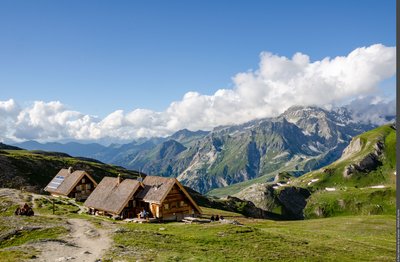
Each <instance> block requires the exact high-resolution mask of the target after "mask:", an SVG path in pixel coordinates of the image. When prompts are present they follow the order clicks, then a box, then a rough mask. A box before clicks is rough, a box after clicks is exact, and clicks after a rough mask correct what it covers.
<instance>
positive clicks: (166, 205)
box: [84, 176, 201, 221]
mask: <svg viewBox="0 0 400 262" xmlns="http://www.w3.org/2000/svg"><path fill="white" fill-rule="evenodd" d="M84 205H85V206H86V207H88V208H89V210H90V213H91V214H99V215H108V216H119V217H121V218H137V217H138V215H139V213H140V212H141V211H143V210H145V211H146V212H147V213H148V214H149V217H150V218H155V219H159V220H178V221H180V220H182V219H183V218H184V217H185V216H193V217H195V216H197V215H199V214H201V209H200V208H199V206H198V205H197V204H196V202H195V201H194V200H193V199H192V198H191V196H190V195H189V193H188V192H187V191H186V190H185V188H184V187H183V186H182V185H181V184H180V183H179V181H178V180H176V179H175V178H165V177H158V176H146V178H145V179H144V180H143V181H138V180H132V179H124V180H122V179H121V178H120V177H118V178H112V177H104V178H103V180H102V181H101V182H100V183H99V185H98V186H97V187H96V189H95V190H94V191H93V193H92V194H91V195H90V196H89V198H88V199H87V200H86V202H85V203H84Z"/></svg>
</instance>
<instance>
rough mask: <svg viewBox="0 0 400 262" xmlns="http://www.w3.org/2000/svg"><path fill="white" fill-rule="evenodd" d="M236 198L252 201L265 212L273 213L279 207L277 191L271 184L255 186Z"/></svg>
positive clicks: (238, 194) (236, 195) (241, 192)
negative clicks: (276, 196)
mask: <svg viewBox="0 0 400 262" xmlns="http://www.w3.org/2000/svg"><path fill="white" fill-rule="evenodd" d="M234 196H235V197H238V198H240V199H243V200H246V201H251V202H252V203H254V205H255V206H256V207H258V208H261V209H263V210H265V211H272V210H273V209H274V208H276V207H278V206H279V203H277V201H276V198H275V190H274V188H273V185H271V184H265V183H261V184H258V183H257V184H253V185H251V186H249V187H247V188H245V189H243V190H242V191H240V192H239V193H237V194H235V195H234Z"/></svg>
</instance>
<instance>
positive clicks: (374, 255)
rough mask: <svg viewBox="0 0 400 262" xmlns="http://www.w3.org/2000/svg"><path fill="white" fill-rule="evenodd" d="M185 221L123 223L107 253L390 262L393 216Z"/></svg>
mask: <svg viewBox="0 0 400 262" xmlns="http://www.w3.org/2000/svg"><path fill="white" fill-rule="evenodd" d="M241 221H242V223H244V224H245V225H244V226H235V225H223V224H219V223H211V224H201V225H194V224H192V225H185V224H181V223H170V224H163V225H158V224H127V225H123V226H122V227H123V228H124V230H121V231H120V232H122V233H117V234H116V235H115V237H114V240H115V247H114V248H113V250H112V251H110V253H109V256H111V257H113V258H114V259H115V260H118V259H124V260H126V261H137V260H143V261H147V260H155V261H187V260H193V261H393V260H394V258H395V254H396V238H395V230H394V229H395V217H394V216H365V217H346V218H344V217H340V218H327V219H319V220H308V221H291V222H275V221H261V220H246V219H243V220H241Z"/></svg>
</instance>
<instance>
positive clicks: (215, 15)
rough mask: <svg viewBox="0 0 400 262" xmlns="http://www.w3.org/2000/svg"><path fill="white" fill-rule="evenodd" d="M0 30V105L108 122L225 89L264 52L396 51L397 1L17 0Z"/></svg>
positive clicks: (2, 12)
mask: <svg viewBox="0 0 400 262" xmlns="http://www.w3.org/2000/svg"><path fill="white" fill-rule="evenodd" d="M361 3H362V4H361ZM0 32H1V34H0V90H1V93H0V100H7V99H10V98H13V99H15V100H16V101H17V102H18V103H20V104H23V105H24V104H29V103H32V102H33V101H35V100H41V101H47V102H48V101H53V100H59V101H61V102H62V103H63V104H65V105H66V106H67V107H68V108H71V109H73V110H77V111H80V112H84V113H86V114H91V115H98V116H101V117H104V116H106V115H107V114H109V113H111V112H113V111H114V110H117V109H123V110H133V109H135V108H148V109H152V110H156V111H162V110H164V109H166V108H167V107H168V106H169V104H170V103H171V102H172V101H177V100H180V99H181V98H182V96H183V95H184V94H185V93H186V92H188V91H197V92H199V93H201V94H205V95H211V94H213V93H214V92H215V91H216V90H218V89H220V88H230V87H232V80H231V78H232V77H233V76H234V75H235V74H237V73H239V72H245V71H247V70H249V69H257V67H258V63H259V54H260V53H261V52H262V51H269V52H272V53H275V54H278V55H283V56H288V57H291V56H292V55H293V54H294V53H296V52H302V53H305V54H307V55H309V56H310V59H311V60H312V61H314V60H319V59H322V58H324V57H326V56H330V57H335V56H338V55H341V56H345V55H347V54H348V53H349V52H351V51H352V50H353V49H355V48H357V47H362V46H369V45H371V44H376V43H382V44H384V45H386V46H394V45H395V1H368V0H367V1H311V0H310V1H44V0H41V1H14V0H13V1H1V3H0ZM392 82H393V80H392Z"/></svg>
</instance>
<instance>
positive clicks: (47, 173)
mask: <svg viewBox="0 0 400 262" xmlns="http://www.w3.org/2000/svg"><path fill="white" fill-rule="evenodd" d="M0 158H1V159H4V160H3V161H7V162H8V163H7V164H5V165H7V167H6V168H8V169H10V170H12V171H9V172H5V173H4V174H0V187H9V188H20V187H21V186H36V187H38V188H44V187H45V186H46V185H47V184H48V183H49V181H50V180H51V179H52V178H53V177H54V175H56V174H57V172H58V171H59V170H60V169H61V168H68V167H69V166H72V167H74V168H76V169H83V170H86V171H88V172H89V174H90V175H92V176H93V178H94V179H95V180H96V181H97V182H100V180H101V179H102V178H103V177H104V176H117V175H118V173H121V174H122V175H125V176H126V177H136V176H137V172H135V171H130V170H127V169H124V168H122V167H117V166H113V165H107V164H102V163H96V162H90V161H85V160H81V159H77V158H73V157H65V156H63V155H58V154H57V153H54V154H53V155H52V154H51V153H50V154H40V153H35V152H32V151H26V150H2V151H0ZM1 162H2V161H0V163H1ZM0 168H1V167H0ZM6 170H7V169H6ZM8 173H9V174H8ZM10 175H11V176H12V178H13V179H11V178H10V177H8V176H10Z"/></svg>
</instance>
